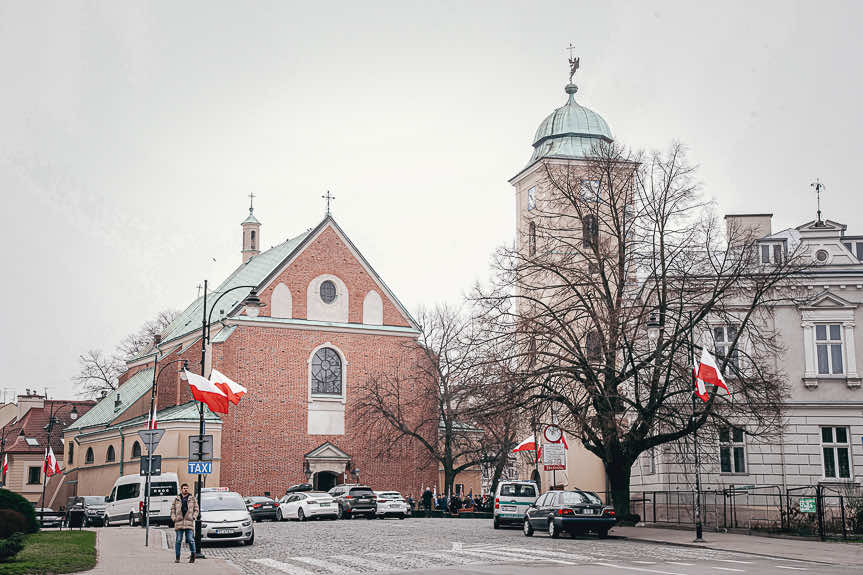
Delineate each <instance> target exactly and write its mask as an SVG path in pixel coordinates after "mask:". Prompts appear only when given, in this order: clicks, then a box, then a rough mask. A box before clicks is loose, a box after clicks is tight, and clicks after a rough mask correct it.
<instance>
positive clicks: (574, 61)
mask: <svg viewBox="0 0 863 575" xmlns="http://www.w3.org/2000/svg"><path fill="white" fill-rule="evenodd" d="M566 49H567V50H569V83H570V84H572V77H573V76H575V73H576V72H577V71H578V63H579V60H580V58H576V57H575V56H574V55H573V50H575V46H573V45H572V42H570V43H569V46H567V47H566Z"/></svg>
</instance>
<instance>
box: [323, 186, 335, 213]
mask: <svg viewBox="0 0 863 575" xmlns="http://www.w3.org/2000/svg"><path fill="white" fill-rule="evenodd" d="M321 197H322V198H324V199H325V200H327V215H330V202H331V201H332V200H335V199H336V197H335V196H334V195H332V194H330V191H329V190H327V194H326V195H325V196H321Z"/></svg>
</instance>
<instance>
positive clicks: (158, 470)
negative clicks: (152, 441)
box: [138, 455, 162, 477]
mask: <svg viewBox="0 0 863 575" xmlns="http://www.w3.org/2000/svg"><path fill="white" fill-rule="evenodd" d="M150 459H152V460H153V463H152V464H151V465H150V473H149V474H148V473H147V461H149V460H150ZM138 475H151V476H153V477H155V476H157V475H162V456H161V455H145V456H144V457H142V458H141V471H140V473H139V474H138Z"/></svg>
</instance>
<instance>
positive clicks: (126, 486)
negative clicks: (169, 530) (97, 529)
mask: <svg viewBox="0 0 863 575" xmlns="http://www.w3.org/2000/svg"><path fill="white" fill-rule="evenodd" d="M151 479H152V480H151V482H150V525H154V524H158V523H163V524H165V525H167V524H168V523H170V521H171V504H172V503H173V502H174V498H175V497H177V493H178V492H179V490H180V486H179V484H178V483H179V482H178V480H177V474H176V473H163V474H162V475H160V476H158V477H153V478H151ZM145 480H146V477H142V476H140V475H124V476H123V477H120V478H118V479H117V480H116V481H115V482H114V488H113V489H111V495H109V496H108V497H106V498H105V512H104V516H103V521H104V524H105V525H106V526H110V525H117V524H119V523H125V524H128V525H138V524H139V523H141V520H142V519H143V517H144V491H145V490H144V485H145Z"/></svg>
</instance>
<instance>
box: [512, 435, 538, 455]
mask: <svg viewBox="0 0 863 575" xmlns="http://www.w3.org/2000/svg"><path fill="white" fill-rule="evenodd" d="M517 451H536V460H537V461H539V455H540V453H542V448H540V449H537V448H536V442H535V441H534V439H533V436H530V437H528V438H527V439H525V440H524V441H522V442H521V443H519V444H518V445H516V446H515V449H513V450H512V452H513V453H515V452H517Z"/></svg>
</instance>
